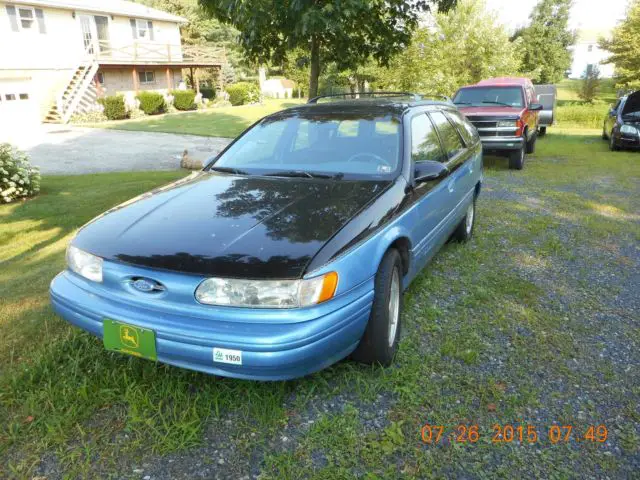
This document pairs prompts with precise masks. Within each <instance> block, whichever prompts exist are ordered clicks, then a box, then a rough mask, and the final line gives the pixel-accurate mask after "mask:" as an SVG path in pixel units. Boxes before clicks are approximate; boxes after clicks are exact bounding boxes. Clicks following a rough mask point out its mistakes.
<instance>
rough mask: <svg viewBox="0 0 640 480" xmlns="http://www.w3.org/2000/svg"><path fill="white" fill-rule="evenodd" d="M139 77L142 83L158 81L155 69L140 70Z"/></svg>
mask: <svg viewBox="0 0 640 480" xmlns="http://www.w3.org/2000/svg"><path fill="white" fill-rule="evenodd" d="M138 78H139V79H140V83H155V81H156V75H155V73H154V72H153V71H148V72H138ZM101 83H102V82H101Z"/></svg>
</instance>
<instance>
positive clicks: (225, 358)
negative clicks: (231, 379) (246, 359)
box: [213, 348, 242, 365]
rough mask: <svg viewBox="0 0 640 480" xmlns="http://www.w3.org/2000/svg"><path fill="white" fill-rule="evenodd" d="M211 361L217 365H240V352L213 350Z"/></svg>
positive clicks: (222, 349)
mask: <svg viewBox="0 0 640 480" xmlns="http://www.w3.org/2000/svg"><path fill="white" fill-rule="evenodd" d="M213 361H214V362H218V363H230V364H231V365H242V351H241V350H229V349H227V348H214V349H213Z"/></svg>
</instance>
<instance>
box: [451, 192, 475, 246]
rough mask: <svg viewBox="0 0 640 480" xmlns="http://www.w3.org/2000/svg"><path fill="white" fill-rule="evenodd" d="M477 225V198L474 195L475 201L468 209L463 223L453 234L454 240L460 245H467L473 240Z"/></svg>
mask: <svg viewBox="0 0 640 480" xmlns="http://www.w3.org/2000/svg"><path fill="white" fill-rule="evenodd" d="M475 225H476V197H475V195H474V197H473V201H472V202H471V204H470V205H469V206H468V207H467V213H466V214H465V216H464V218H463V219H462V221H461V222H460V223H459V224H458V226H457V227H456V229H455V231H454V232H453V239H454V240H455V241H457V242H460V243H465V242H468V241H469V240H471V237H472V236H473V227H475Z"/></svg>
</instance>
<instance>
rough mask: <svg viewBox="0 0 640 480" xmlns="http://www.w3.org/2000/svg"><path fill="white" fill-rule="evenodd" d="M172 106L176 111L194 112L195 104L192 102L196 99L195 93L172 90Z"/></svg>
mask: <svg viewBox="0 0 640 480" xmlns="http://www.w3.org/2000/svg"><path fill="white" fill-rule="evenodd" d="M171 95H173V106H174V107H176V108H177V109H178V110H195V109H196V108H197V107H196V104H195V103H194V100H195V98H196V92H194V91H193V90H173V91H172V92H171Z"/></svg>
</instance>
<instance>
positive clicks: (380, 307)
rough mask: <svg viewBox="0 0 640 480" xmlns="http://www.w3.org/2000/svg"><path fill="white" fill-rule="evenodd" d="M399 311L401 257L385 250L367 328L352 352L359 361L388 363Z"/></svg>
mask: <svg viewBox="0 0 640 480" xmlns="http://www.w3.org/2000/svg"><path fill="white" fill-rule="evenodd" d="M401 313H402V259H401V258H400V254H399V253H398V251H397V250H395V249H393V248H391V249H389V250H388V251H387V253H385V255H384V257H383V258H382V262H380V267H379V268H378V272H377V273H376V278H375V289H374V296H373V307H372V308H371V314H370V316H369V322H368V323H367V329H366V330H365V332H364V335H363V336H362V339H361V340H360V344H359V345H358V347H357V348H356V350H355V351H354V352H353V355H352V357H353V359H354V360H357V361H359V362H363V363H379V364H381V365H383V366H385V367H386V366H388V365H390V364H391V362H392V361H393V356H394V355H395V353H396V351H397V350H398V340H399V338H400V327H401Z"/></svg>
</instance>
